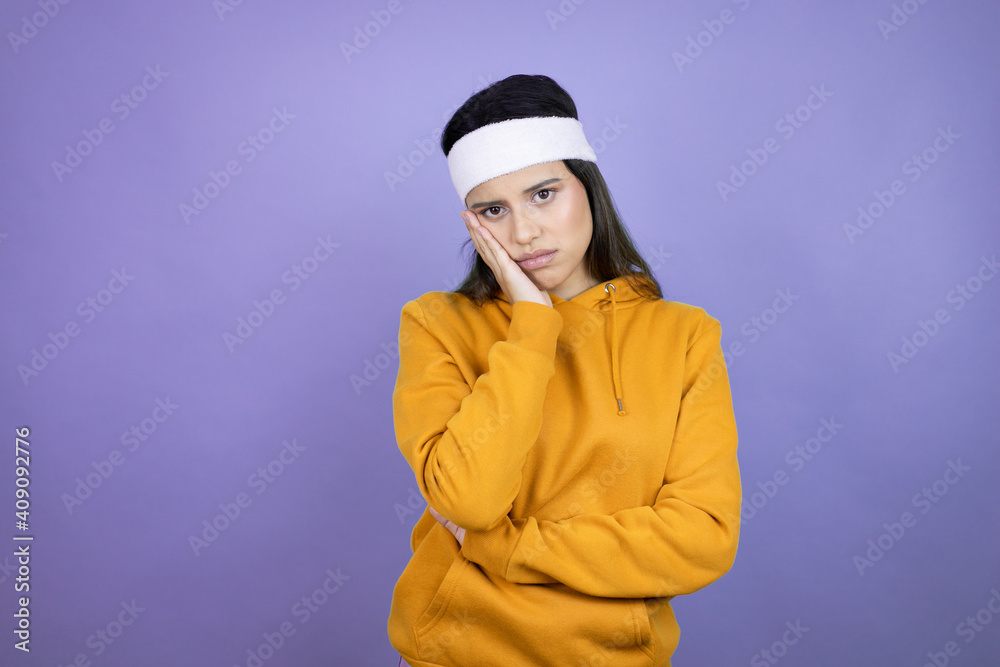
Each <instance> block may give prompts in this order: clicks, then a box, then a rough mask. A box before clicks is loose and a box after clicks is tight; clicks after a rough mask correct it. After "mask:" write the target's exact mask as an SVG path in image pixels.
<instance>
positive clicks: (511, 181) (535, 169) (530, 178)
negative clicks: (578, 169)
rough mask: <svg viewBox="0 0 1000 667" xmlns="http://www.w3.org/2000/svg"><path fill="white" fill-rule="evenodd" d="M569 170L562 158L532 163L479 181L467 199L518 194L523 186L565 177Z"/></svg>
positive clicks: (496, 197)
mask: <svg viewBox="0 0 1000 667" xmlns="http://www.w3.org/2000/svg"><path fill="white" fill-rule="evenodd" d="M568 176H570V172H569V170H568V169H566V165H565V164H563V161H562V160H554V161H552V162H542V163H541V164H533V165H531V166H530V167H525V168H524V169H519V170H517V171H514V172H511V173H509V174H504V175H503V176H497V177H496V178H491V179H490V180H488V181H486V182H485V183H480V184H479V185H477V186H476V187H474V188H473V189H472V190H471V191H470V192H469V196H468V198H467V199H468V200H469V201H470V202H472V201H480V200H483V199H500V198H502V197H504V196H507V195H511V196H513V195H519V194H521V191H522V190H524V189H525V188H529V187H531V186H532V185H535V184H536V183H540V182H541V181H546V180H548V179H550V178H566V177H568Z"/></svg>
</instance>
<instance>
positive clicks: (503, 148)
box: [448, 116, 597, 204]
mask: <svg viewBox="0 0 1000 667" xmlns="http://www.w3.org/2000/svg"><path fill="white" fill-rule="evenodd" d="M571 159H576V160H588V161H590V162H597V154H596V153H594V149H593V148H591V146H590V144H589V143H587V137H586V136H584V134H583V124H582V123H581V122H580V121H578V120H577V119H576V118H568V117H561V116H546V117H540V116H536V117H533V118H512V119H510V120H504V121H500V122H499V123H491V124H490V125H484V126H483V127H480V128H479V129H476V130H473V131H472V132H469V133H468V134H466V135H465V136H464V137H462V138H461V139H459V140H458V141H456V142H455V144H454V145H453V146H452V147H451V151H450V152H449V153H448V170H449V171H450V172H451V182H452V183H453V184H454V185H455V190H457V191H458V196H459V197H461V198H462V203H463V204H464V203H465V198H466V197H467V196H468V194H469V193H470V192H471V191H472V189H473V188H475V187H476V186H477V185H479V184H481V183H485V182H486V181H488V180H490V179H492V178H496V177H497V176H503V175H504V174H510V173H512V172H515V171H518V170H519V169H524V168H525V167H530V166H532V165H535V164H541V163H542V162H553V161H555V160H571Z"/></svg>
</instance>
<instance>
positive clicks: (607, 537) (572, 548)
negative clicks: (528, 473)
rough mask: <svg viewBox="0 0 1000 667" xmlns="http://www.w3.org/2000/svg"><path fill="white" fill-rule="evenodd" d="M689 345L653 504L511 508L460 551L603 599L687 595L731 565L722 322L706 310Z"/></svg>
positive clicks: (731, 426) (733, 502)
mask: <svg viewBox="0 0 1000 667" xmlns="http://www.w3.org/2000/svg"><path fill="white" fill-rule="evenodd" d="M702 325H703V326H702V327H699V328H700V329H702V330H701V331H699V332H698V334H697V337H696V339H695V341H694V342H693V343H692V344H691V347H690V349H689V350H688V353H687V357H686V361H685V370H684V393H683V398H682V399H681V403H680V408H679V411H678V418H677V426H676V429H675V432H674V440H673V444H672V447H671V451H670V455H669V458H668V461H667V467H666V470H665V471H664V484H663V486H662V487H661V488H660V491H659V493H657V496H656V501H655V502H654V504H653V505H647V506H642V507H632V508H628V509H624V510H620V511H618V512H615V513H614V514H610V515H607V514H581V515H578V516H574V517H571V518H569V519H563V520H559V521H546V520H538V519H536V518H535V517H527V518H517V519H511V518H510V517H509V516H505V517H504V518H503V519H502V520H501V521H500V522H499V523H497V524H496V525H494V526H493V527H491V528H490V529H489V530H485V531H481V530H475V531H473V530H469V531H466V533H465V536H464V539H463V543H462V547H461V548H462V552H463V553H464V554H465V556H466V558H468V559H469V560H471V561H474V562H476V563H478V564H479V565H481V566H482V567H484V568H486V569H488V570H490V571H491V572H493V573H495V574H497V575H499V576H501V577H503V578H504V579H506V580H507V581H510V582H513V583H523V584H550V583H555V582H561V583H564V584H566V585H567V586H569V587H571V588H573V589H576V590H578V591H581V592H583V593H587V594H589V595H595V596H601V597H661V596H673V595H684V594H687V593H693V592H694V591H696V590H698V589H700V588H704V587H705V586H707V585H708V584H710V583H712V582H713V581H715V580H716V579H718V578H719V577H721V576H722V575H723V574H725V573H726V572H727V571H729V569H730V568H731V567H732V565H733V561H734V559H735V557H736V547H737V543H738V541H739V528H740V501H741V492H742V490H741V485H740V473H739V465H738V463H737V459H736V444H737V432H736V419H735V416H734V413H733V404H732V395H731V392H730V386H729V376H728V373H727V370H726V364H725V360H724V358H723V355H722V347H721V336H722V329H721V326H720V325H719V323H718V321H717V320H715V319H714V318H711V317H709V316H706V318H705V320H704V321H703V322H702Z"/></svg>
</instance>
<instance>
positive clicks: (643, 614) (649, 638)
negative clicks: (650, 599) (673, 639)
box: [632, 598, 655, 658]
mask: <svg viewBox="0 0 1000 667" xmlns="http://www.w3.org/2000/svg"><path fill="white" fill-rule="evenodd" d="M632 610H633V613H634V614H635V620H636V628H637V630H638V633H639V634H638V637H639V641H638V644H639V648H641V649H642V650H643V652H644V653H646V655H648V656H649V657H650V658H652V657H654V655H655V652H654V647H653V629H652V627H651V625H652V624H651V623H650V621H649V611H648V610H647V609H646V599H645V598H638V599H635V600H632Z"/></svg>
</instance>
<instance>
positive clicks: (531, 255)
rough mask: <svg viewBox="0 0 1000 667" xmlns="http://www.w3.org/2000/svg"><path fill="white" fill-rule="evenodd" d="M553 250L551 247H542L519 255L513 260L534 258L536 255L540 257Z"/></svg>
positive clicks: (520, 260)
mask: <svg viewBox="0 0 1000 667" xmlns="http://www.w3.org/2000/svg"><path fill="white" fill-rule="evenodd" d="M552 252H555V250H554V249H553V248H542V249H540V250H534V251H532V252H529V253H528V254H526V255H521V256H520V257H518V258H517V259H516V260H515V261H517V262H523V261H525V260H527V259H534V258H536V257H541V256H542V255H548V254H549V253H552Z"/></svg>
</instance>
